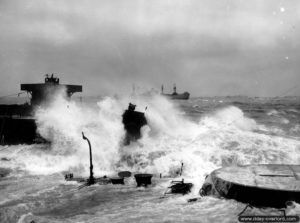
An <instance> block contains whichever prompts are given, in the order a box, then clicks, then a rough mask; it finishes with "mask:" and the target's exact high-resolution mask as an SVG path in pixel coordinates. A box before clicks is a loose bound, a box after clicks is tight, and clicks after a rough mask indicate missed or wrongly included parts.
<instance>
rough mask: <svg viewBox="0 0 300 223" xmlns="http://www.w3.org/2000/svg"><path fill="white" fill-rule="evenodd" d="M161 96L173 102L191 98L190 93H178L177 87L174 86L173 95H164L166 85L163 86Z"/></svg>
mask: <svg viewBox="0 0 300 223" xmlns="http://www.w3.org/2000/svg"><path fill="white" fill-rule="evenodd" d="M160 94H161V95H163V96H166V97H168V98H170V99H173V100H188V99H189V98H190V93H189V92H184V93H181V94H179V93H177V89H176V85H175V84H174V87H173V93H172V94H165V93H164V85H162V86H161V93H160Z"/></svg>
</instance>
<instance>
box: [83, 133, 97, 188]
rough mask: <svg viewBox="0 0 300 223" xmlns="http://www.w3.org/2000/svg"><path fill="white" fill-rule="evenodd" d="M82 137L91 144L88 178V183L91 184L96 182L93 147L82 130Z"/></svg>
mask: <svg viewBox="0 0 300 223" xmlns="http://www.w3.org/2000/svg"><path fill="white" fill-rule="evenodd" d="M82 138H83V139H84V140H86V141H87V142H88V144H89V149H90V178H89V179H88V184H89V185H91V184H94V183H95V178H94V174H93V157H92V147H91V143H90V140H89V139H88V138H87V137H86V136H85V135H84V133H83V132H82Z"/></svg>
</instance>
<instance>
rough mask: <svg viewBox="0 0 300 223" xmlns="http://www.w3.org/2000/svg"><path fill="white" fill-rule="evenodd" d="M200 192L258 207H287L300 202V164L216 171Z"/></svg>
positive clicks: (228, 168)
mask: <svg viewBox="0 0 300 223" xmlns="http://www.w3.org/2000/svg"><path fill="white" fill-rule="evenodd" d="M200 195H202V196H206V195H213V196H218V197H223V198H227V199H234V200H237V201H239V202H243V203H246V204H249V205H252V206H255V207H274V208H282V207H286V204H287V202H289V201H295V202H297V203H299V202H300V165H279V164H268V165H267V164H266V165H247V166H238V167H237V166H233V167H225V168H221V169H217V170H215V171H213V172H212V173H211V174H210V175H209V176H208V177H207V178H206V180H205V182H204V184H203V186H202V188H201V190H200Z"/></svg>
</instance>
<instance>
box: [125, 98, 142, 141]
mask: <svg viewBox="0 0 300 223" xmlns="http://www.w3.org/2000/svg"><path fill="white" fill-rule="evenodd" d="M135 107H136V105H134V104H131V103H129V106H128V109H127V110H125V112H124V113H123V116H122V117H123V120H122V121H123V125H124V129H125V131H126V135H125V141H124V144H125V145H129V144H130V142H131V141H136V140H138V139H139V138H141V128H142V127H143V126H144V125H147V120H146V117H145V114H144V113H143V112H138V111H135Z"/></svg>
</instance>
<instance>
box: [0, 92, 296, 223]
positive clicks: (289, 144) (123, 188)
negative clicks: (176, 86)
mask: <svg viewBox="0 0 300 223" xmlns="http://www.w3.org/2000/svg"><path fill="white" fill-rule="evenodd" d="M129 102H132V103H134V104H136V105H137V107H136V110H137V111H141V112H145V116H146V118H147V120H148V125H147V126H144V127H143V128H142V138H141V139H140V140H138V141H137V142H133V143H130V145H127V146H124V145H123V141H124V135H125V131H124V127H123V125H122V113H123V112H124V110H125V109H126V108H127V106H128V103H129ZM35 118H36V122H37V125H38V132H39V134H40V135H41V136H42V137H43V138H45V139H47V140H48V141H50V142H51V143H42V144H35V145H14V146H7V145H6V146H0V170H1V175H0V191H1V193H0V222H18V223H21V222H35V223H42V222H45V223H46V222H51V223H54V222H238V215H239V213H240V212H241V211H242V210H243V209H244V208H245V206H246V204H244V203H239V202H237V201H235V200H225V199H219V198H215V197H200V195H199V190H200V188H201V186H202V184H203V182H204V180H205V176H207V175H208V174H209V173H211V172H212V171H213V170H215V169H217V168H221V167H226V166H232V165H233V166H238V165H246V164H271V163H272V164H300V98H299V97H280V98H279V97H278V98H251V97H199V98H191V99H189V100H187V101H171V100H168V99H166V98H162V97H161V96H152V97H133V96H128V97H125V96H124V97H118V96H114V97H93V98H92V97H87V98H83V99H82V100H79V98H77V99H74V100H71V101H67V100H65V99H64V98H63V97H57V98H56V100H55V101H53V102H52V103H51V104H50V105H49V106H48V107H47V108H38V109H37V110H36V111H35ZM81 132H84V133H85V135H86V136H87V137H88V138H89V139H90V141H91V144H92V150H93V162H94V175H95V176H96V177H102V176H104V175H106V176H108V177H113V176H116V175H117V173H118V172H119V171H130V172H132V173H133V174H135V173H151V174H153V178H152V184H151V185H150V186H148V187H137V185H136V182H135V180H134V178H133V177H131V178H127V179H125V185H112V184H108V185H99V184H95V185H92V186H89V187H82V188H81V187H80V185H81V184H80V183H77V182H71V181H68V182H67V181H65V178H64V175H65V174H66V173H73V175H74V177H75V176H82V177H88V175H89V149H88V145H87V142H86V141H84V140H83V139H82V135H81ZM181 163H183V164H184V165H183V171H182V176H181V178H184V180H185V182H191V183H193V184H194V186H193V188H192V191H191V193H189V194H187V195H169V196H165V197H164V196H163V194H164V192H165V191H166V189H167V187H168V185H169V184H170V181H171V180H172V179H174V178H177V177H178V172H179V169H180V168H181ZM160 175H161V176H162V178H160ZM191 198H199V199H198V200H197V201H195V202H188V200H189V199H191ZM245 214H246V215H276V216H278V215H282V212H281V211H280V210H278V209H274V208H264V209H259V208H255V207H254V208H249V209H247V210H246V212H245ZM286 214H287V215H299V214H300V204H297V203H294V204H293V205H292V206H291V207H289V208H287V210H286Z"/></svg>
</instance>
